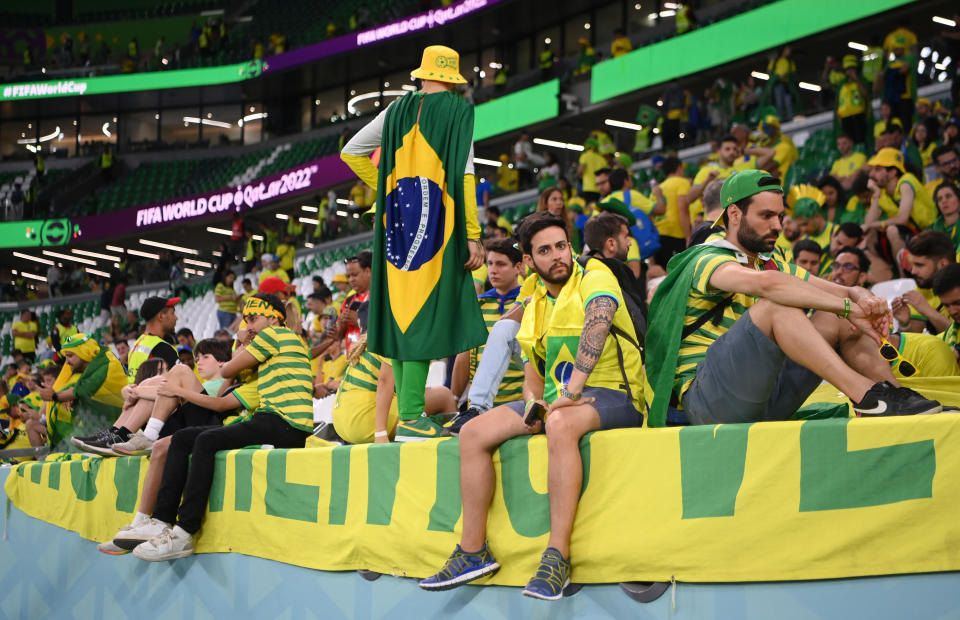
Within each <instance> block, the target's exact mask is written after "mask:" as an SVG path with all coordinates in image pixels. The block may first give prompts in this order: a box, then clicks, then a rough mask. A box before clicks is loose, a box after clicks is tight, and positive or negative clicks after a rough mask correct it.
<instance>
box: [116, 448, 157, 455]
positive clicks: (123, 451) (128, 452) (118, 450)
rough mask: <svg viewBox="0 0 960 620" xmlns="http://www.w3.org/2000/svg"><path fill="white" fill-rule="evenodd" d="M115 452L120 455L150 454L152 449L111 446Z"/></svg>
mask: <svg viewBox="0 0 960 620" xmlns="http://www.w3.org/2000/svg"><path fill="white" fill-rule="evenodd" d="M111 450H113V452H114V454H119V455H120V456H150V452H151V450H150V449H145V450H126V449H124V448H117V447H116V446H114V447H113V448H111Z"/></svg>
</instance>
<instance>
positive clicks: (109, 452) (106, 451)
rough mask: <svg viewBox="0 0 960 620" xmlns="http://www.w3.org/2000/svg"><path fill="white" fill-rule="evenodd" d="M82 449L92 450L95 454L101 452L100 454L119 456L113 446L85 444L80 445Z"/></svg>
mask: <svg viewBox="0 0 960 620" xmlns="http://www.w3.org/2000/svg"><path fill="white" fill-rule="evenodd" d="M80 449H81V450H84V451H85V452H91V453H93V454H99V455H100V456H117V453H116V452H114V451H113V447H112V446H111V447H109V448H101V447H99V446H91V445H88V444H83V445H82V446H80Z"/></svg>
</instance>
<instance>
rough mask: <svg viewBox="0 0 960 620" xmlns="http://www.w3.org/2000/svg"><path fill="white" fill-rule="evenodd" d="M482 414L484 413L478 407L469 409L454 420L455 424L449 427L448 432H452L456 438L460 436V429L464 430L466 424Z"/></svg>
mask: <svg viewBox="0 0 960 620" xmlns="http://www.w3.org/2000/svg"><path fill="white" fill-rule="evenodd" d="M481 413H483V411H481V410H480V409H478V408H477V407H470V408H469V409H467V410H466V411H464V412H463V413H461V414H460V415H458V416H457V417H455V418H454V419H453V424H451V425H450V426H449V427H447V430H448V431H449V432H450V434H451V435H453V436H454V437H456V436H457V435H459V434H460V429H461V428H463V425H464V424H466V423H467V422H469V421H470V420H472V419H474V418H475V417H477V416H478V415H480V414H481Z"/></svg>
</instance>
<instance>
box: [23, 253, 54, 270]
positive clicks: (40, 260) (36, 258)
mask: <svg viewBox="0 0 960 620" xmlns="http://www.w3.org/2000/svg"><path fill="white" fill-rule="evenodd" d="M13 255H14V256H16V257H17V258H25V259H27V260H32V261H33V262H35V263H42V264H44V265H50V266H51V267H52V266H53V264H54V263H53V261H52V260H47V259H45V258H40V257H39V256H30V255H29V254H24V253H22V252H14V253H13Z"/></svg>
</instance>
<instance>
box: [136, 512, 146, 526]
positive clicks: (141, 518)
mask: <svg viewBox="0 0 960 620" xmlns="http://www.w3.org/2000/svg"><path fill="white" fill-rule="evenodd" d="M149 518H150V515H145V514H143V513H142V512H137V514H135V515H133V523H132V525H140V522H141V521H146V520H147V519H149Z"/></svg>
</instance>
